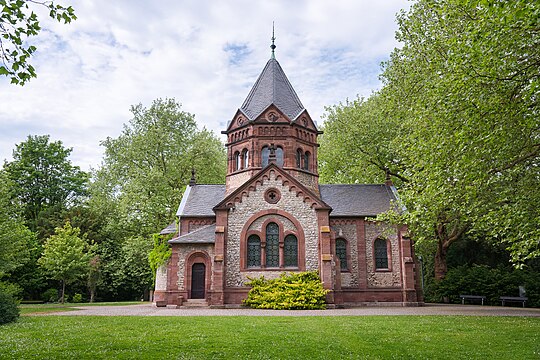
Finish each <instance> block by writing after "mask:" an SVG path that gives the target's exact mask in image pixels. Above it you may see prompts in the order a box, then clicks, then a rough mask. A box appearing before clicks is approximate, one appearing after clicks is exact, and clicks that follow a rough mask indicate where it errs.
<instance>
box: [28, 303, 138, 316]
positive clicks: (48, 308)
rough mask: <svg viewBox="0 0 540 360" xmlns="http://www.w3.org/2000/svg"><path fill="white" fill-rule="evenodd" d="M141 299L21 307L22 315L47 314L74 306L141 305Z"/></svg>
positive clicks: (72, 308)
mask: <svg viewBox="0 0 540 360" xmlns="http://www.w3.org/2000/svg"><path fill="white" fill-rule="evenodd" d="M139 304H143V303H142V302H140V301H121V302H96V303H65V304H60V303H51V304H21V305H20V306H19V309H20V310H21V315H23V316H24V315H33V314H47V313H55V312H60V311H72V310H75V309H74V308H79V307H83V306H105V305H107V306H120V305H139Z"/></svg>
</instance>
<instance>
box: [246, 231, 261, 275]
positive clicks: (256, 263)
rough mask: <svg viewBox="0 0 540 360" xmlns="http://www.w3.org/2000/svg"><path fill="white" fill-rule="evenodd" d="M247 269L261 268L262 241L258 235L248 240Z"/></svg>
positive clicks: (251, 236)
mask: <svg viewBox="0 0 540 360" xmlns="http://www.w3.org/2000/svg"><path fill="white" fill-rule="evenodd" d="M247 267H261V240H260V239H259V237H258V236H257V235H250V236H249V238H248V246H247Z"/></svg>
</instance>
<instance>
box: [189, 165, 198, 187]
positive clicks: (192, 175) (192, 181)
mask: <svg viewBox="0 0 540 360" xmlns="http://www.w3.org/2000/svg"><path fill="white" fill-rule="evenodd" d="M195 185H197V179H196V178H195V168H194V167H192V168H191V179H190V180H189V186H195Z"/></svg>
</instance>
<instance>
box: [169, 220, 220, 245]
mask: <svg viewBox="0 0 540 360" xmlns="http://www.w3.org/2000/svg"><path fill="white" fill-rule="evenodd" d="M215 242H216V225H215V224H212V225H206V226H203V227H201V228H199V229H197V230H195V231H192V232H190V233H189V234H185V235H182V236H178V237H175V238H174V239H171V240H169V244H213V243H215Z"/></svg>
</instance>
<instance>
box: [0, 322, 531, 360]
mask: <svg viewBox="0 0 540 360" xmlns="http://www.w3.org/2000/svg"><path fill="white" fill-rule="evenodd" d="M0 358H2V359H30V358H31V359H111V358H115V359H215V358H217V359H347V358H360V359H539V358H540V318H521V317H466V316H362V317H356V316H355V317H353V316H350V317H349V316H336V317H328V316H325V317H248V316H238V317H120V316H118V317H97V316H96V317H91V316H54V315H51V316H37V317H29V316H25V317H21V318H20V319H19V321H18V322H17V323H13V324H9V325H4V326H0Z"/></svg>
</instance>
